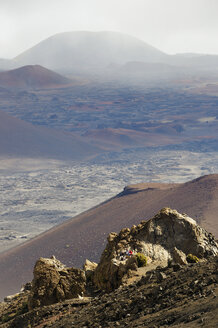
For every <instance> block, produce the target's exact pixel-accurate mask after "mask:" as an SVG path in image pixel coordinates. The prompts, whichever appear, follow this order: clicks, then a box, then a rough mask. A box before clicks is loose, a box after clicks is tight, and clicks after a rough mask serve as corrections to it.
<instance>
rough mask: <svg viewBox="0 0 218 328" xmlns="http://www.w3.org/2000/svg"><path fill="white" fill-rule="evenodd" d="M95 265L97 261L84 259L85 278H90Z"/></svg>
mask: <svg viewBox="0 0 218 328" xmlns="http://www.w3.org/2000/svg"><path fill="white" fill-rule="evenodd" d="M97 266H98V264H97V263H95V262H91V261H89V260H87V259H86V261H85V263H84V265H83V270H84V271H85V275H86V279H91V277H92V276H93V274H94V271H95V269H96V268H97Z"/></svg>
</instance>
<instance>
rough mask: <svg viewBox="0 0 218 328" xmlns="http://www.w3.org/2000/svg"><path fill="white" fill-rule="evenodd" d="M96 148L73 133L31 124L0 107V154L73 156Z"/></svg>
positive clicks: (11, 155) (42, 156)
mask: <svg viewBox="0 0 218 328" xmlns="http://www.w3.org/2000/svg"><path fill="white" fill-rule="evenodd" d="M97 151H98V150H97V148H96V147H92V146H90V145H89V144H87V143H86V142H84V141H83V140H82V139H81V138H80V137H77V136H75V135H73V134H70V133H65V132H59V131H56V130H51V129H47V128H44V127H39V126H33V125H32V124H30V123H27V122H25V121H22V120H20V119H17V118H14V117H12V116H9V115H8V114H6V113H4V112H2V111H0V156H5V157H13V158H14V157H19V158H22V157H31V158H54V159H61V160H63V159H75V160H77V159H81V158H85V157H88V156H90V155H93V154H96V152H97Z"/></svg>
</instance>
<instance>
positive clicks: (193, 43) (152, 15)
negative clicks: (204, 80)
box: [0, 0, 218, 58]
mask: <svg viewBox="0 0 218 328" xmlns="http://www.w3.org/2000/svg"><path fill="white" fill-rule="evenodd" d="M71 30H72V31H75V30H91V31H101V30H110V31H119V32H124V33H127V34H131V35H133V36H136V37H138V38H140V39H142V40H144V41H146V42H147V43H149V44H151V45H153V46H155V47H157V48H159V49H160V50H162V51H165V52H167V53H178V52H200V53H216V54H218V38H217V36H218V0H0V58H3V57H14V56H16V55H18V54H19V53H20V52H22V51H24V50H26V49H27V48H29V47H31V46H33V45H35V44H36V43H38V42H40V41H41V40H43V39H45V38H47V37H49V36H50V35H53V34H56V33H59V32H65V31H71Z"/></svg>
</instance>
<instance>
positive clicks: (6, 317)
mask: <svg viewBox="0 0 218 328" xmlns="http://www.w3.org/2000/svg"><path fill="white" fill-rule="evenodd" d="M9 320H11V317H10V316H9V315H8V313H6V314H3V315H2V317H1V319H0V322H1V323H5V322H8V321H9Z"/></svg>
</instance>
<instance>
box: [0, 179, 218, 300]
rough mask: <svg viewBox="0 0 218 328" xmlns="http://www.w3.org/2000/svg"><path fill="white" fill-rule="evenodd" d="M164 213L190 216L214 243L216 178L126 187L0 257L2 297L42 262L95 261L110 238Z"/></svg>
mask: <svg viewBox="0 0 218 328" xmlns="http://www.w3.org/2000/svg"><path fill="white" fill-rule="evenodd" d="M163 207H171V208H175V209H177V210H178V211H179V212H181V213H186V214H188V215H189V216H191V217H192V218H194V219H196V220H197V222H198V223H200V224H201V225H202V226H203V227H204V228H206V229H207V230H208V231H209V232H212V233H213V234H214V235H216V237H218V220H217V213H218V175H217V174H214V175H208V176H204V177H201V178H198V179H196V180H193V181H190V182H187V183H182V184H155V183H152V184H150V183H146V184H140V185H136V186H130V187H128V188H125V190H124V192H123V193H121V194H119V195H117V196H116V197H114V198H113V199H110V200H109V201H107V202H105V203H102V204H100V205H99V206H97V207H95V208H93V209H91V210H89V211H87V212H84V213H82V214H80V215H78V216H76V217H75V218H73V219H71V220H69V221H67V222H65V223H63V224H61V225H59V226H57V227H54V228H53V229H51V230H49V231H47V232H45V233H43V234H41V235H39V236H37V237H36V238H34V239H32V240H30V241H27V242H26V243H24V244H22V245H20V246H18V247H16V248H14V249H11V250H9V251H7V252H5V253H2V254H0V268H1V270H0V286H1V288H0V293H1V294H0V297H4V296H5V295H8V294H11V293H13V292H16V291H17V290H19V288H20V286H21V284H23V283H25V282H27V281H29V280H31V279H32V270H33V265H34V263H35V261H36V260H37V259H38V258H39V257H40V256H43V257H50V256H51V255H55V256H56V257H57V258H58V259H60V260H61V261H62V262H64V263H65V264H67V265H69V266H72V265H75V266H82V264H83V263H84V261H85V259H86V258H88V259H90V260H92V261H99V257H100V254H101V252H102V250H103V249H104V247H105V244H106V238H107V235H108V233H110V232H111V231H117V232H118V231H119V230H120V229H121V228H123V227H131V226H132V225H133V224H138V223H139V222H140V221H141V220H142V219H143V220H144V219H145V220H147V219H149V218H151V217H152V216H153V215H155V214H156V213H157V212H158V211H159V210H160V209H161V208H163Z"/></svg>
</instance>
